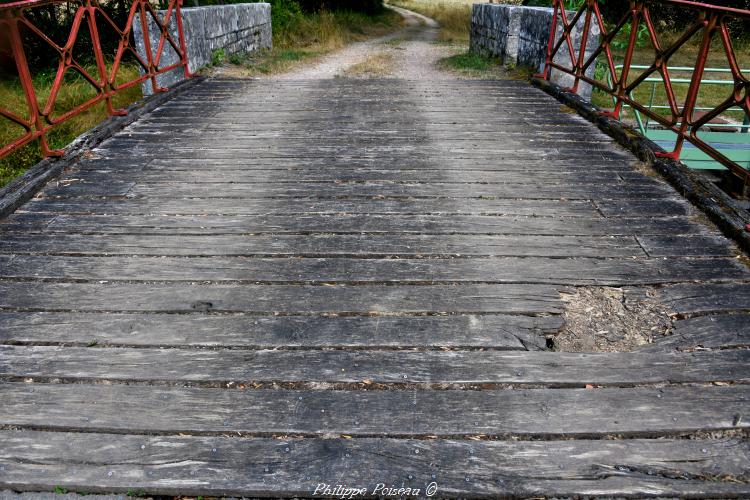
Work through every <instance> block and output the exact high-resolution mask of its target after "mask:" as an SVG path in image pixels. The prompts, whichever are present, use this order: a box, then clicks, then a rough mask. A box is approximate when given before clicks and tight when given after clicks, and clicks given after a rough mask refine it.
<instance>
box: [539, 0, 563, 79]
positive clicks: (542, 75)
mask: <svg viewBox="0 0 750 500" xmlns="http://www.w3.org/2000/svg"><path fill="white" fill-rule="evenodd" d="M552 3H553V8H552V24H551V26H550V30H549V38H548V41H547V53H546V55H545V58H544V69H543V70H542V72H541V73H539V74H537V75H535V76H536V77H538V78H542V79H543V80H549V76H550V70H551V67H550V64H551V63H552V51H553V47H554V45H555V34H556V33H557V12H558V10H559V9H560V8H561V7H560V4H561V3H562V0H552ZM562 8H565V6H564V5H563V7H562Z"/></svg>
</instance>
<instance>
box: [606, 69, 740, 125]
mask: <svg viewBox="0 0 750 500" xmlns="http://www.w3.org/2000/svg"><path fill="white" fill-rule="evenodd" d="M622 68H623V65H622V64H619V65H617V66H615V69H617V70H619V71H621V70H622ZM630 68H631V69H636V70H645V69H648V66H644V65H636V64H631V65H630ZM669 71H674V72H678V73H692V71H693V68H690V67H687V66H670V67H669ZM742 72H743V73H747V74H750V70H742ZM712 73H719V74H722V73H723V74H726V73H731V70H729V69H725V68H704V70H703V74H704V75H705V74H712ZM691 81H692V79H691V78H671V83H672V85H675V84H678V85H679V84H682V85H687V84H690V82H691ZM643 83H650V84H651V92H650V93H649V98H648V103H647V104H645V106H646V107H647V108H648V109H649V110H654V109H664V110H667V109H671V108H670V107H669V105H667V104H654V99H655V98H656V89H657V87H658V86H659V84H662V83H663V80H662V79H661V77H659V78H653V77H652V78H646V79H645V80H643ZM607 84H608V85H610V86H611V85H612V84H613V82H612V78H611V77H610V75H607ZM701 85H717V86H720V87H733V86H734V80H721V79H703V80H701ZM630 98H631V99H632V98H633V96H632V94H631V96H630ZM612 104H613V105H617V99H616V98H615V97H613V98H612ZM623 107H629V106H628V105H627V104H623ZM713 109H714V108H711V107H707V106H698V105H696V106H695V107H694V108H693V111H694V112H695V111H711V110H713ZM728 111H729V112H734V113H741V114H742V116H741V119H742V125H740V124H739V123H711V128H712V129H722V128H725V129H731V130H732V131H736V130H737V129H738V128H739V129H740V131H741V132H743V133H748V132H750V113H747V112H745V111H744V110H743V111H740V110H728ZM633 116H634V117H635V121H636V124H637V125H638V131H639V132H640V133H641V134H644V135H645V134H646V130H647V129H648V126H649V124H650V118H649V117H648V116H647V117H646V119H645V120H644V119H643V115H642V114H641V113H640V111H638V110H637V109H634V110H633ZM677 125H679V123H678V124H677Z"/></svg>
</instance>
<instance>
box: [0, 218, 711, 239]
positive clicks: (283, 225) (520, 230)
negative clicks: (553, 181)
mask: <svg viewBox="0 0 750 500" xmlns="http://www.w3.org/2000/svg"><path fill="white" fill-rule="evenodd" d="M0 230H5V231H10V230H15V231H21V232H26V233H31V232H34V231H45V232H50V233H51V232H55V233H102V234H116V233H120V234H163V233H169V232H170V231H173V232H178V233H179V234H180V235H186V234H258V233H273V234H284V233H298V234H310V233H331V234H334V233H354V234H362V233H414V234H445V233H448V234H493V235H495V234H504V235H551V236H557V235H562V236H631V235H648V234H654V235H658V234H665V233H668V234H705V233H706V229H705V227H703V226H701V225H699V224H695V223H693V222H690V221H689V220H687V219H684V218H650V217H640V218H617V219H605V218H594V219H587V218H576V219H572V218H552V217H512V216H498V217H489V216H486V217H483V216H441V215H436V216H422V215H414V216H412V215H405V216H396V215H387V216H386V215H371V216H368V215H364V214H362V215H348V214H338V215H332V214H331V215H299V216H276V215H265V216H257V217H255V216H221V215H206V216H200V215H188V216H158V217H157V216H137V215H54V214H50V215H44V214H41V215H40V214H29V213H25V214H15V215H13V216H11V217H9V218H8V219H7V220H6V221H5V222H4V223H2V224H0Z"/></svg>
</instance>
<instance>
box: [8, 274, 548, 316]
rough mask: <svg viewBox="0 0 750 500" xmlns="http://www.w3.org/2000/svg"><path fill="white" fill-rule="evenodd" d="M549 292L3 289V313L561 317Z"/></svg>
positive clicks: (517, 288) (522, 288) (516, 288)
mask: <svg viewBox="0 0 750 500" xmlns="http://www.w3.org/2000/svg"><path fill="white" fill-rule="evenodd" d="M561 304H562V303H561V301H560V297H559V294H558V292H557V290H556V289H555V288H554V287H553V286H548V285H462V286H451V285H433V286H397V285H391V286H388V285H359V286H345V285H335V286H325V285H321V286H304V285H186V284H173V285H164V284H122V283H112V284H98V283H97V284H90V283H31V282H20V283H9V282H3V283H0V308H5V309H8V308H12V309H13V308H17V309H24V310H27V309H31V310H45V309H49V310H54V311H57V310H76V311H101V312H104V311H111V312H128V311H138V312H147V311H154V312H172V313H177V312H196V311H212V312H253V313H260V314H268V315H272V314H281V313H285V314H286V313H304V314H339V315H345V314H362V315H377V314H385V315H395V314H444V313H495V314H542V313H548V314H556V313H559V312H561Z"/></svg>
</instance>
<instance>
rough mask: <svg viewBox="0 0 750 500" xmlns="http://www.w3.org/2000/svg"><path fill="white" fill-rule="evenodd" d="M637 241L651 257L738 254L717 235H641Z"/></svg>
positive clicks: (737, 250)
mask: <svg viewBox="0 0 750 500" xmlns="http://www.w3.org/2000/svg"><path fill="white" fill-rule="evenodd" d="M637 239H638V242H639V243H640V244H641V246H642V247H643V250H645V251H646V253H647V254H648V255H649V256H651V257H697V256H702V255H726V256H730V255H737V254H738V252H739V249H738V248H737V247H736V245H734V244H732V242H731V241H730V240H728V239H727V238H726V237H725V236H722V235H721V234H718V233H717V234H706V235H695V236H693V235H691V236H672V235H643V236H638V237H637Z"/></svg>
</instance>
